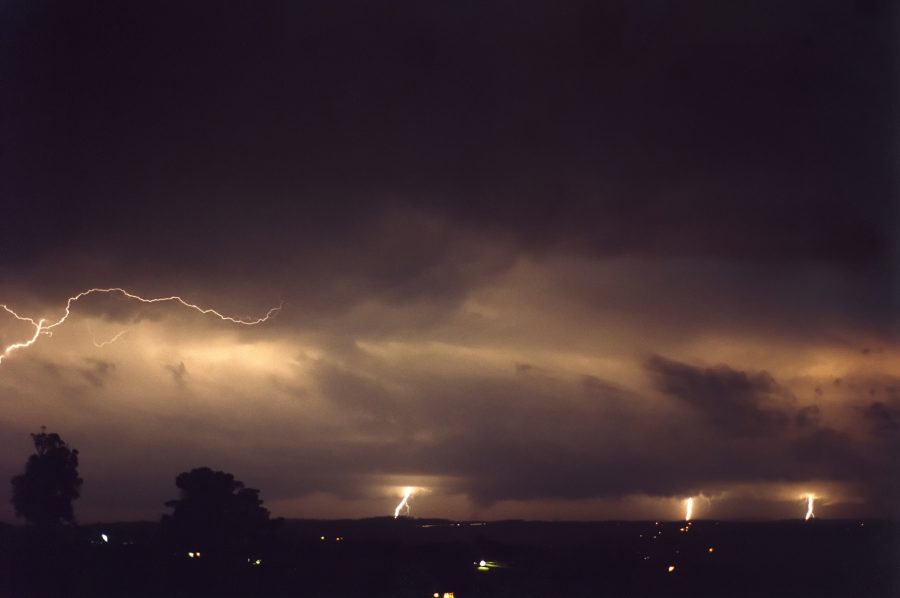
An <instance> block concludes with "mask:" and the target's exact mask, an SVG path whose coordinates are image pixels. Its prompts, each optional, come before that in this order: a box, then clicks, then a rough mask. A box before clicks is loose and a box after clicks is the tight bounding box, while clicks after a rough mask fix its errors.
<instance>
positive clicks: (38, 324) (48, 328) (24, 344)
mask: <svg viewBox="0 0 900 598" xmlns="http://www.w3.org/2000/svg"><path fill="white" fill-rule="evenodd" d="M96 293H106V294H119V295H122V296H123V297H125V298H126V299H134V300H135V301H140V302H141V303H164V302H175V303H180V304H181V305H183V306H185V307H189V308H190V309H193V310H194V311H197V312H199V313H201V314H203V315H213V316H215V317H217V318H219V319H220V320H222V321H225V322H231V323H233V324H241V325H243V326H256V325H257V324H262V323H263V322H265V321H266V320H268V319H269V318H271V317H272V315H273V314H274V313H275V312H277V311H279V310H280V309H281V307H282V306H281V305H279V306H277V307H273V308H271V309H270V310H269V311H267V312H266V314H265V315H264V316H261V317H259V318H255V319H242V318H236V317H234V316H227V315H225V314H222V313H220V312H218V311H216V310H215V309H212V308H208V307H200V306H199V305H195V304H193V303H190V302H188V301H185V300H184V299H182V298H181V297H178V296H177V295H173V296H171V297H154V298H150V299H147V298H145V297H141V296H139V295H135V294H134V293H130V292H128V291H126V290H125V289H122V288H119V287H115V288H109V289H88V290H86V291H82V292H80V293H78V294H77V295H73V296H72V297H69V298H68V299H67V300H66V307H65V310H64V311H63V315H62V316H60V318H59V319H58V320H56V321H52V322H50V323H48V320H46V319H43V318H42V319H40V320H37V321H35V320H34V319H32V318H29V317H26V316H22V315H19V314H18V313H16V312H15V311H14V310H13V309H11V308H10V307H9V306H7V305H5V304H0V308H3V310H4V311H6V313H8V314H10V315H11V316H12V317H14V318H16V319H17V320H19V321H20V322H28V323H29V324H31V325H32V326H33V327H34V334H33V335H31V338H29V339H26V340H24V341H19V342H17V343H13V344H11V345H9V346H7V347H5V348H4V349H3V350H2V352H0V364H2V363H3V360H4V359H5V358H7V357H9V356H10V355H11V354H12V353H14V352H15V351H18V350H20V349H25V348H28V347H30V346H31V345H33V344H34V343H36V342H37V340H38V339H39V338H40V337H41V335H47V336H52V335H53V329H54V328H56V327H58V326H61V325H62V324H63V323H65V321H66V320H68V319H69V316H70V315H71V313H72V304H74V303H75V302H77V301H79V300H80V299H82V298H84V297H87V296H88V295H93V294H96ZM125 332H126V331H122V332H120V333H119V334H117V335H116V337H115V338H113V339H112V340H110V341H107V342H106V343H100V344H98V343H97V342H96V340H95V341H94V344H95V345H98V346H103V345H105V344H109V343H111V342H114V341H116V340H118V338H119V337H121V336H122V335H123V334H124V333H125Z"/></svg>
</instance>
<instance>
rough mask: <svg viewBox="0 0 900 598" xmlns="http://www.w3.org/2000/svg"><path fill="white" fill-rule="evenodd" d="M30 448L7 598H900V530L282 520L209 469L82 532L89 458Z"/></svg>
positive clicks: (1, 573) (825, 525) (48, 442)
mask: <svg viewBox="0 0 900 598" xmlns="http://www.w3.org/2000/svg"><path fill="white" fill-rule="evenodd" d="M32 440H33V442H34V445H35V451H34V453H33V454H32V455H30V456H29V457H28V459H27V461H26V464H25V470H24V472H23V473H22V474H20V475H17V476H15V477H14V478H13V479H12V502H13V506H14V507H15V510H16V513H17V515H19V516H20V517H22V518H23V519H24V520H25V522H26V523H27V525H24V526H12V525H2V524H0V598H7V597H12V598H37V597H41V598H43V597H48V598H49V597H54V598H58V597H65V598H68V597H107V596H109V597H145V598H150V597H167V598H168V597H188V596H190V597H197V596H217V597H222V596H285V597H287V596H292V597H295V596H307V597H332V596H333V597H339V598H352V597H357V596H358V597H363V596H365V597H373V596H374V597H379V598H381V597H383V598H388V597H391V598H406V597H410V598H412V597H419V598H428V597H431V596H434V595H435V594H437V595H438V596H441V597H443V596H444V593H445V592H453V593H454V594H453V595H454V598H498V597H506V596H510V597H511V596H516V597H519V598H521V597H525V596H532V597H548V598H549V597H553V598H555V597H560V598H569V597H573V598H574V597H582V596H584V597H591V598H597V597H603V596H610V597H613V596H615V597H617V598H621V597H633V598H642V597H650V596H653V597H662V596H665V597H690V598H712V597H716V598H720V597H737V598H751V597H753V598H762V597H767V598H768V597H778V596H784V597H790V598H797V597H798V596H816V597H832V598H838V597H840V598H846V597H848V596H859V597H891V596H900V575H898V571H897V568H896V564H897V563H898V562H900V527H898V524H897V523H896V522H889V521H874V520H864V521H847V520H844V521H827V520H821V519H820V520H810V521H802V520H796V521H782V522H760V523H740V522H719V521H703V520H700V521H694V522H693V525H691V526H690V529H689V530H688V531H684V529H685V526H684V524H683V523H682V522H677V521H673V522H653V521H649V522H615V521H612V522H595V523H591V522H553V523H548V522H523V521H507V522H490V523H484V522H453V521H446V520H416V519H411V518H407V517H400V518H399V519H396V520H395V519H393V518H392V517H380V518H372V519H361V520H339V521H319V520H287V521H284V520H280V519H273V518H272V517H271V516H270V514H269V511H268V510H267V509H266V508H264V506H263V501H262V500H261V499H260V497H259V491H258V490H256V489H253V488H247V487H245V486H244V484H242V483H241V482H240V481H239V480H237V479H235V477H234V476H233V475H232V474H229V473H226V472H223V471H215V470H213V469H211V468H209V467H198V468H195V469H192V470H191V471H187V472H183V473H180V474H178V475H177V476H176V477H175V488H174V489H173V494H174V495H176V497H175V498H173V499H172V500H170V501H168V502H166V503H165V505H161V506H164V507H165V509H162V510H164V511H169V512H167V513H166V514H164V515H162V517H161V519H160V520H159V521H157V522H146V523H140V522H139V523H117V524H103V525H100V524H94V525H87V526H84V525H81V526H79V525H77V524H76V517H75V510H74V508H73V503H74V501H76V500H77V499H78V497H79V495H80V490H81V487H82V485H83V483H85V482H83V481H82V479H81V477H80V476H79V475H78V466H79V454H78V451H77V450H75V449H74V448H72V447H70V446H69V445H68V444H67V443H66V442H65V441H63V440H62V438H60V437H59V435H58V434H51V433H47V431H46V430H43V429H42V430H41V432H40V433H38V434H33V435H32ZM86 483H88V484H89V483H90V480H87V482H86ZM482 560H484V561H485V565H486V566H484V567H482V566H481V565H480V563H481V561H482ZM487 565H490V566H487Z"/></svg>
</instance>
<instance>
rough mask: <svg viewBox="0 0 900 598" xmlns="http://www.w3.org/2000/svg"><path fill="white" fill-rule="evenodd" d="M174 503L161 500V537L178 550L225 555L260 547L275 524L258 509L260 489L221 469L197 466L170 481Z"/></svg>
mask: <svg viewBox="0 0 900 598" xmlns="http://www.w3.org/2000/svg"><path fill="white" fill-rule="evenodd" d="M175 485H176V486H177V487H178V489H179V490H180V494H181V497H180V498H179V499H178V500H170V501H168V502H166V506H167V507H171V508H172V509H173V512H172V514H171V515H163V517H162V532H163V536H164V538H165V539H166V540H167V541H168V542H169V543H170V544H173V545H174V546H175V547H176V548H178V549H184V550H201V551H210V552H211V553H213V554H215V553H219V554H228V553H237V552H241V553H243V552H245V551H246V550H255V549H258V548H259V545H260V543H261V542H262V541H263V540H264V539H265V537H266V535H267V534H268V533H269V532H270V531H271V530H272V529H273V527H274V524H275V523H276V521H273V520H271V519H270V518H269V511H268V510H267V509H265V508H263V506H262V503H263V501H262V500H260V498H259V490H256V489H253V488H246V487H245V486H244V484H243V483H242V482H239V481H238V480H236V479H234V476H233V475H231V474H230V473H225V472H224V471H213V470H212V469H210V468H208V467H200V468H197V469H193V470H191V471H190V472H185V473H181V474H179V475H178V477H177V478H175Z"/></svg>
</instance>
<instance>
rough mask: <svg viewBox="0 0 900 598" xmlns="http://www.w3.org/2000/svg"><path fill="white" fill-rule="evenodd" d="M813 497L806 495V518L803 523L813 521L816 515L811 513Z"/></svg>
mask: <svg viewBox="0 0 900 598" xmlns="http://www.w3.org/2000/svg"><path fill="white" fill-rule="evenodd" d="M815 498H816V497H815V496H813V495H812V494H807V495H806V517H804V518H803V520H804V521H809V520H810V519H815V517H816V515H815V513H813V501H814V500H815Z"/></svg>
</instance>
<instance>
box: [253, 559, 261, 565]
mask: <svg viewBox="0 0 900 598" xmlns="http://www.w3.org/2000/svg"><path fill="white" fill-rule="evenodd" d="M253 564H254V565H262V559H256V560H255V561H253Z"/></svg>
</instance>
